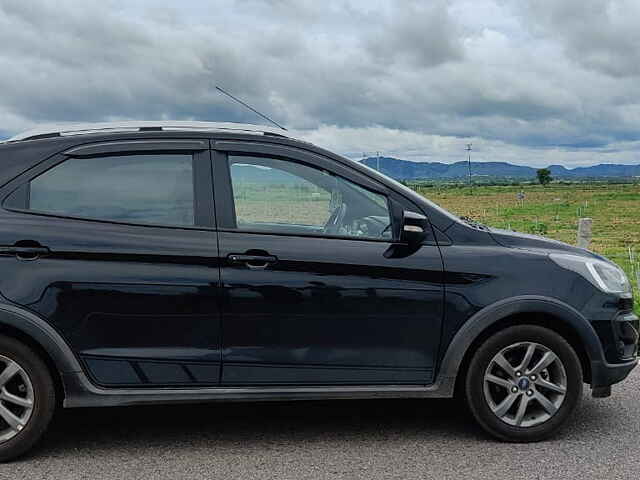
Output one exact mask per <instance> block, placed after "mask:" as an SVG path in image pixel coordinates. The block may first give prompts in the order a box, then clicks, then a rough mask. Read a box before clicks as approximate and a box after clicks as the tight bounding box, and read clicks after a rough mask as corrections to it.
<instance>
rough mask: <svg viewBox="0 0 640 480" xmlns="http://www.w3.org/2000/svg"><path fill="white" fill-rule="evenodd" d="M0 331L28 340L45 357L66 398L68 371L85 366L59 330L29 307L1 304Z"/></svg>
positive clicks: (60, 395)
mask: <svg viewBox="0 0 640 480" xmlns="http://www.w3.org/2000/svg"><path fill="white" fill-rule="evenodd" d="M0 334H3V335H7V336H9V337H12V338H15V339H16V340H18V341H20V342H22V343H24V344H25V345H27V346H29V347H30V348H31V349H32V350H34V352H35V353H36V354H38V355H39V356H40V357H41V359H42V360H43V361H44V362H45V364H46V365H47V367H48V368H49V371H50V373H51V376H52V378H53V381H54V384H55V388H56V394H57V398H58V400H59V401H60V402H62V401H63V400H64V395H65V388H64V381H63V377H64V375H65V374H67V373H73V372H80V371H82V368H81V366H80V363H79V362H78V360H77V359H76V357H75V355H74V354H73V352H72V351H71V349H70V348H69V346H68V345H67V343H66V342H65V341H64V340H63V339H62V337H61V336H60V335H59V334H58V332H56V331H55V330H54V328H53V327H52V326H51V325H49V324H48V323H47V322H45V321H44V320H43V319H41V318H40V317H38V316H36V315H35V314H33V313H31V312H29V311H27V310H24V309H22V308H19V307H16V306H14V305H8V304H0Z"/></svg>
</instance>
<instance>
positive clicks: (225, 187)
mask: <svg viewBox="0 0 640 480" xmlns="http://www.w3.org/2000/svg"><path fill="white" fill-rule="evenodd" d="M225 143H229V142H225ZM268 150H273V149H268ZM286 150H287V151H285V152H273V151H267V152H264V151H262V149H260V150H257V149H256V150H254V149H251V151H245V150H235V149H233V150H228V151H220V150H212V152H213V155H212V161H213V171H214V179H215V195H216V202H215V203H216V205H221V206H222V205H224V207H221V208H219V209H218V210H217V211H216V218H217V219H218V222H219V224H218V231H220V232H229V233H242V234H251V235H274V236H284V237H301V238H315V239H321V238H324V239H337V240H351V241H365V242H377V243H386V244H395V243H398V241H399V239H398V238H396V235H395V232H396V231H397V230H399V229H398V228H397V225H398V220H399V219H398V218H396V214H395V212H396V210H397V209H396V208H394V203H395V201H394V199H393V196H392V194H391V193H392V192H390V191H389V190H388V189H387V188H386V187H384V186H382V185H375V186H376V187H378V188H371V186H370V185H367V186H364V185H363V184H362V183H363V182H358V181H357V180H356V179H354V177H356V178H357V175H355V174H354V172H350V171H348V169H347V168H345V167H342V166H339V167H340V168H338V169H339V170H343V172H341V173H336V171H335V170H336V169H335V168H332V167H333V166H334V165H333V164H332V163H331V161H330V160H329V159H325V158H324V157H320V156H319V155H315V154H313V155H311V154H308V153H306V152H296V150H295V149H293V148H287V149H286ZM291 153H293V154H291ZM295 153H299V154H298V155H296V154H295ZM231 156H239V157H242V156H244V157H263V158H270V159H276V160H283V161H289V162H294V163H298V164H301V165H304V166H308V167H310V168H315V169H318V170H326V171H328V172H329V173H331V174H332V175H335V176H337V177H339V178H342V179H343V180H346V181H348V182H351V183H353V184H355V185H357V186H358V187H360V188H363V189H364V190H368V191H371V192H374V193H377V194H379V195H383V196H384V197H385V198H386V200H387V209H388V212H389V219H390V220H391V231H392V237H391V238H376V237H355V236H349V235H330V234H326V233H322V234H315V233H303V232H272V231H267V230H250V229H240V228H238V226H237V225H238V224H237V219H236V213H235V212H236V208H235V199H234V197H233V184H232V179H231V158H230V157H231ZM309 157H316V158H313V160H315V163H312V162H311V161H310V160H311V159H312V158H309ZM343 173H344V174H343ZM367 180H368V181H367V182H364V183H367V184H369V183H373V182H371V181H370V180H369V179H367Z"/></svg>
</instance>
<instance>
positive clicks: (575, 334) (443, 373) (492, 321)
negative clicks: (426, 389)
mask: <svg viewBox="0 0 640 480" xmlns="http://www.w3.org/2000/svg"><path fill="white" fill-rule="evenodd" d="M527 324H528V325H539V326H542V327H546V328H548V329H550V330H552V331H554V332H556V333H558V334H559V335H561V336H562V337H563V338H564V339H565V340H567V342H568V343H569V344H570V345H571V346H572V348H573V349H574V350H575V352H576V354H577V355H578V357H579V358H580V363H581V366H582V370H583V374H584V381H585V382H586V383H590V380H591V361H593V360H597V359H602V358H604V354H603V351H602V346H601V345H600V341H599V339H598V335H597V334H596V332H595V330H594V329H593V326H592V325H591V324H590V323H589V322H588V321H587V319H585V318H584V317H583V316H582V314H580V312H578V311H577V310H576V309H574V308H573V307H571V306H570V305H567V304H566V303H564V302H561V301H559V300H557V299H554V298H549V297H538V296H520V297H514V298H510V299H506V300H501V301H499V302H496V303H494V304H492V305H489V306H487V307H485V308H483V309H482V310H480V311H479V312H477V313H476V314H475V315H473V316H472V317H471V318H470V319H469V320H468V321H467V322H466V323H465V324H464V325H463V326H462V327H461V328H460V330H459V331H458V332H457V333H456V335H455V336H454V338H453V340H452V341H451V343H450V344H449V346H448V348H447V350H446V353H445V355H444V358H443V360H442V363H441V366H440V373H439V376H440V377H441V378H450V379H455V380H454V382H453V383H454V384H456V385H459V383H460V380H461V379H464V376H465V374H466V371H467V367H468V363H469V361H470V360H471V358H472V356H473V353H474V352H475V351H476V349H477V348H478V347H479V346H480V345H481V344H482V342H483V341H484V340H485V339H486V338H488V337H489V336H490V335H491V334H493V333H495V332H497V331H500V330H503V329H504V328H507V327H510V326H514V325H527Z"/></svg>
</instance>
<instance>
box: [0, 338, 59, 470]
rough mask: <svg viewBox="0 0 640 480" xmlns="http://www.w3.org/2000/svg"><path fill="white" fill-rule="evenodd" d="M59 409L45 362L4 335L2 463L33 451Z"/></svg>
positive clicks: (0, 341)
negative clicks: (57, 408) (56, 409)
mask: <svg viewBox="0 0 640 480" xmlns="http://www.w3.org/2000/svg"><path fill="white" fill-rule="evenodd" d="M54 410H55V389H54V385H53V381H52V379H51V375H50V374H49V370H48V368H47V366H46V365H45V364H44V362H43V361H42V360H41V359H40V357H38V355H36V354H35V353H34V352H33V351H32V350H31V349H30V348H28V347H27V346H26V345H24V344H22V343H20V342H18V341H16V340H14V339H12V338H8V337H4V336H0V461H2V462H4V461H7V460H11V459H12V458H15V457H17V456H19V455H21V454H23V453H24V452H26V451H27V450H28V449H30V448H31V447H32V446H33V445H34V444H35V443H36V442H37V441H38V440H39V439H40V437H41V436H42V434H43V433H44V431H45V430H46V428H47V426H48V425H49V422H50V421H51V417H52V416H53V412H54Z"/></svg>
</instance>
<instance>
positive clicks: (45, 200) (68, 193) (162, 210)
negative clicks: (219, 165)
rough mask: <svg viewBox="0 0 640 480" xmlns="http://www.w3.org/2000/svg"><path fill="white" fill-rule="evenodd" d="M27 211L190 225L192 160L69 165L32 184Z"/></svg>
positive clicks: (138, 158)
mask: <svg viewBox="0 0 640 480" xmlns="http://www.w3.org/2000/svg"><path fill="white" fill-rule="evenodd" d="M28 190H29V191H28V193H27V208H28V209H29V210H35V211H39V212H46V213H53V214H59V215H64V216H72V217H83V218H90V219H99V220H111V221H119V222H133V223H153V224H163V225H184V226H190V225H194V190H193V157H192V155H185V154H153V155H123V156H111V157H96V158H82V159H77V158H74V159H69V160H66V161H65V162H63V163H61V164H59V165H57V166H55V167H53V168H52V169H50V170H48V171H46V172H45V173H43V174H42V175H40V176H39V177H36V178H35V179H33V180H32V181H31V182H30V185H29V189H28Z"/></svg>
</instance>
